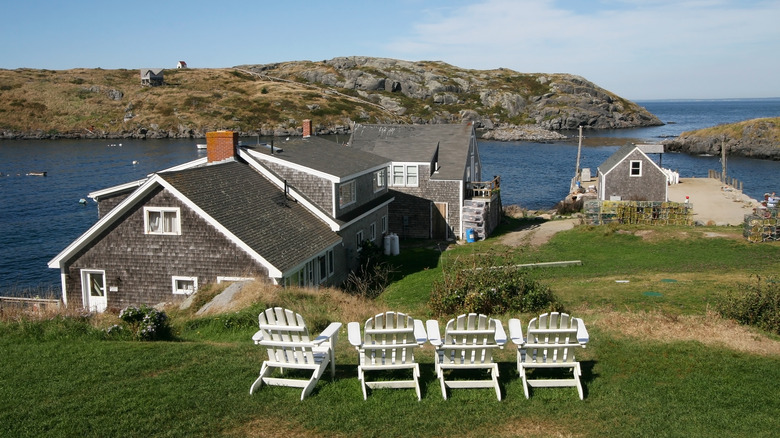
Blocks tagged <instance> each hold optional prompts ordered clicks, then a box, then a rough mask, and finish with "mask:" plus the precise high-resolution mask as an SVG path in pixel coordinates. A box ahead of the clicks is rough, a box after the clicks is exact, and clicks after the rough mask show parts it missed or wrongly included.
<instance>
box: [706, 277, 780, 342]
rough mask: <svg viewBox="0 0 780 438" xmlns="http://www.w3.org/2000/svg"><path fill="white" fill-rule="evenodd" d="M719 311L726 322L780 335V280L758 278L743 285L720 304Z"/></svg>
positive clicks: (730, 292) (720, 301)
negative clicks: (727, 320) (734, 322)
mask: <svg viewBox="0 0 780 438" xmlns="http://www.w3.org/2000/svg"><path fill="white" fill-rule="evenodd" d="M717 309H718V313H720V314H721V316H723V317H724V318H729V319H733V320H735V321H737V322H738V323H740V324H744V325H750V326H754V327H758V328H760V329H762V330H766V331H768V332H772V333H775V334H779V335H780V280H779V279H777V278H774V277H761V276H756V277H755V279H754V280H753V281H751V282H747V283H740V284H738V285H737V287H736V288H735V289H734V290H731V291H729V292H728V293H727V294H726V295H724V296H723V297H721V298H720V299H719V300H718V302H717Z"/></svg>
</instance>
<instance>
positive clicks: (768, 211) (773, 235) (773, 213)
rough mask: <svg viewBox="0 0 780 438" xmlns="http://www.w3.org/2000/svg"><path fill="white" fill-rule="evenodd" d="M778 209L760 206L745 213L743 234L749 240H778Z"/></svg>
mask: <svg viewBox="0 0 780 438" xmlns="http://www.w3.org/2000/svg"><path fill="white" fill-rule="evenodd" d="M779 212H780V209H778V208H761V209H756V210H755V211H754V212H753V214H748V215H745V225H744V227H745V228H744V231H743V233H742V234H743V235H744V236H745V238H747V240H748V241H750V242H767V241H773V240H780V235H779V234H778V229H780V213H779Z"/></svg>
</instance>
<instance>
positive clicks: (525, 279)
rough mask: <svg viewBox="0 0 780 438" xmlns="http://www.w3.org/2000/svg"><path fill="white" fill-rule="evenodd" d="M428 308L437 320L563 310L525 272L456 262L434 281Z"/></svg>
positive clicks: (546, 289)
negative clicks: (461, 315) (459, 314)
mask: <svg viewBox="0 0 780 438" xmlns="http://www.w3.org/2000/svg"><path fill="white" fill-rule="evenodd" d="M428 305H429V307H430V308H431V310H432V311H433V312H434V313H435V314H436V315H439V316H441V315H454V314H458V313H471V312H475V313H484V314H503V313H507V312H540V311H561V310H563V306H562V305H561V303H560V302H559V301H558V299H557V297H556V296H555V295H554V294H553V292H552V290H550V288H549V286H547V285H544V284H542V283H540V282H538V281H537V280H535V279H533V278H531V277H530V276H529V275H528V272H527V271H526V270H523V269H520V268H517V267H491V266H474V265H473V264H471V265H469V264H468V263H460V262H458V263H453V264H452V265H450V266H448V267H445V268H444V269H443V276H442V278H441V279H437V280H434V282H433V288H432V290H431V298H430V300H429V301H428Z"/></svg>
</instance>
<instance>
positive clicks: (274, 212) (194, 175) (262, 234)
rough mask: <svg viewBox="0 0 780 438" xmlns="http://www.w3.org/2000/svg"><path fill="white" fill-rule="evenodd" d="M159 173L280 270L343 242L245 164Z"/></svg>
mask: <svg viewBox="0 0 780 438" xmlns="http://www.w3.org/2000/svg"><path fill="white" fill-rule="evenodd" d="M160 177H161V178H163V179H164V180H165V181H166V182H168V183H169V184H171V186H173V187H174V188H175V189H176V190H177V191H179V192H180V193H181V194H182V195H183V196H185V197H186V198H187V199H189V200H190V201H191V202H192V203H194V204H195V205H197V206H198V207H199V208H200V209H201V210H202V211H203V212H204V213H206V214H207V215H208V216H210V217H211V218H213V219H214V220H216V221H217V222H218V223H219V224H220V225H221V226H223V227H224V228H225V229H226V230H227V231H229V232H230V233H231V234H232V235H234V236H236V237H237V238H238V239H240V240H241V241H242V242H243V243H245V244H246V245H247V246H249V247H250V248H251V249H252V250H254V251H255V252H256V253H258V254H260V255H261V256H262V257H263V258H264V259H265V260H267V261H268V262H269V263H270V264H272V265H273V266H275V267H276V268H277V269H279V270H280V271H282V272H286V271H287V270H288V269H291V268H293V267H295V266H297V265H299V264H300V263H301V262H303V261H305V260H307V259H309V258H311V257H312V255H314V254H316V253H319V252H321V251H324V250H326V249H328V248H330V247H332V246H333V245H335V244H337V243H338V242H340V241H341V237H340V236H339V235H337V234H336V233H334V232H333V231H331V230H330V228H329V227H328V226H327V225H326V224H325V223H323V222H322V221H320V220H319V219H317V218H316V217H315V216H314V215H312V214H311V213H309V212H308V211H307V210H306V209H305V208H304V207H303V206H301V205H299V204H297V203H296V202H294V201H291V200H289V199H287V197H286V195H285V194H284V193H283V192H282V191H281V190H279V188H277V187H276V186H274V185H273V184H272V183H271V182H270V181H268V180H267V179H265V178H264V177H263V176H261V175H260V174H259V173H257V172H256V171H255V170H253V169H252V168H250V167H249V166H248V165H247V164H244V163H240V162H235V161H234V162H225V163H220V164H215V165H211V166H204V167H197V168H193V169H186V170H181V171H175V172H167V173H162V174H160Z"/></svg>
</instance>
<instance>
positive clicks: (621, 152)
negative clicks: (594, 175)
mask: <svg viewBox="0 0 780 438" xmlns="http://www.w3.org/2000/svg"><path fill="white" fill-rule="evenodd" d="M634 149H637V146H636V145H633V144H627V145H624V146H622V147H621V148H620V149H618V150H616V151H615V153H613V154H612V155H610V156H609V157H608V158H607V159H606V160H604V162H603V163H601V164H600V165H599V167H598V170H599V172H601V173H607V172H609V171H610V170H612V168H613V167H615V166H617V165H618V163H620V162H621V161H623V160H625V159H626V157H627V156H628V155H629V154H630V153H631V152H633V151H634Z"/></svg>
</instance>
